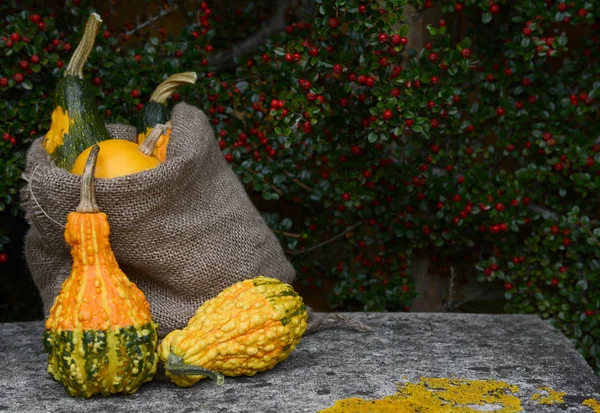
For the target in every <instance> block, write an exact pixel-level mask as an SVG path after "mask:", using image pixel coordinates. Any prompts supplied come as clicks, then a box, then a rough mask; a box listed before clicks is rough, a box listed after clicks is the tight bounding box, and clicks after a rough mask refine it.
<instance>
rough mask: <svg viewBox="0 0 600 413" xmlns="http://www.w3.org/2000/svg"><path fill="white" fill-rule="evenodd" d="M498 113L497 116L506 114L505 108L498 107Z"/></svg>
mask: <svg viewBox="0 0 600 413" xmlns="http://www.w3.org/2000/svg"><path fill="white" fill-rule="evenodd" d="M496 115H497V116H503V115H504V108H502V107H500V108H498V109H496Z"/></svg>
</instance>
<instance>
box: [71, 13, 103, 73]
mask: <svg viewBox="0 0 600 413" xmlns="http://www.w3.org/2000/svg"><path fill="white" fill-rule="evenodd" d="M101 25H102V19H101V18H100V15H99V14H97V13H92V14H91V15H90V18H89V19H88V21H87V26H86V27H85V31H84V32H83V37H82V38H81V41H80V42H79V46H77V49H75V52H74V53H73V56H72V57H71V60H70V61H69V64H68V65H67V68H66V69H65V76H77V77H78V78H80V79H83V66H84V65H85V61H86V60H87V58H88V56H89V55H90V52H91V51H92V47H94V42H95V41H96V35H97V34H98V29H99V28H100V26H101Z"/></svg>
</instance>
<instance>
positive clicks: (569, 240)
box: [562, 238, 571, 247]
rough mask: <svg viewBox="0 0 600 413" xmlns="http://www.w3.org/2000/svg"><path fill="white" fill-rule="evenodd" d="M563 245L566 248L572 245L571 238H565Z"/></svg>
mask: <svg viewBox="0 0 600 413" xmlns="http://www.w3.org/2000/svg"><path fill="white" fill-rule="evenodd" d="M562 243H563V245H564V246H565V247H568V246H570V245H571V239H569V238H563V240H562Z"/></svg>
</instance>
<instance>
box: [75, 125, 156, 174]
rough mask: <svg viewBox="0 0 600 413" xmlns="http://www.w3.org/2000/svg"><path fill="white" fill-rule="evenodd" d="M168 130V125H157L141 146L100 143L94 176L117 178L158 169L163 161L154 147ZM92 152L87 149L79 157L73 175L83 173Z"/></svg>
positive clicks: (128, 142) (132, 143) (106, 141)
mask: <svg viewBox="0 0 600 413" xmlns="http://www.w3.org/2000/svg"><path fill="white" fill-rule="evenodd" d="M166 129H167V126H166V125H155V127H154V128H153V130H152V132H151V133H150V135H149V136H148V138H147V139H146V140H145V141H144V142H143V143H142V144H141V145H138V144H137V143H134V142H131V141H127V140H124V139H108V140H105V141H102V142H100V143H98V146H99V147H100V149H101V150H100V155H99V156H98V161H97V165H96V172H95V174H94V176H95V177H96V178H117V177H120V176H125V175H131V174H135V173H138V172H143V171H146V170H148V169H152V168H156V167H157V166H158V165H160V164H161V161H160V159H158V158H157V157H156V156H154V154H153V152H154V147H155V145H156V143H157V142H158V140H159V139H160V137H161V136H162V134H163V133H164V131H165V130H166ZM91 150H92V148H87V149H86V150H85V151H83V152H82V153H81V155H79V156H78V157H77V159H76V160H75V164H74V165H73V169H72V170H71V172H72V173H73V174H75V175H81V174H82V173H83V170H84V166H85V163H86V159H87V157H88V156H89V154H90V151H91Z"/></svg>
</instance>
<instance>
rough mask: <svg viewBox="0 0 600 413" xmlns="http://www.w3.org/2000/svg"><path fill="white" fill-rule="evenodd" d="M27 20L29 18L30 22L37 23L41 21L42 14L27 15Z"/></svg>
mask: <svg viewBox="0 0 600 413" xmlns="http://www.w3.org/2000/svg"><path fill="white" fill-rule="evenodd" d="M29 20H31V22H32V23H35V24H38V23H39V22H41V21H42V16H40V15H39V14H32V15H31V16H29Z"/></svg>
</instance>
